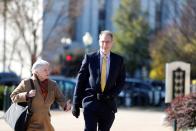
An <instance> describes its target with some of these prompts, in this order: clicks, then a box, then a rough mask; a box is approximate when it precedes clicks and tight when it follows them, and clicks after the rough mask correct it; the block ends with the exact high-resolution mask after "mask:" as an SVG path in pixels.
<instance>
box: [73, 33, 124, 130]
mask: <svg viewBox="0 0 196 131" xmlns="http://www.w3.org/2000/svg"><path fill="white" fill-rule="evenodd" d="M99 46H100V50H99V51H97V52H94V53H91V54H86V55H85V57H84V59H83V62H82V65H81V68H80V70H79V73H78V78H77V79H78V81H77V84H76V88H75V91H74V96H73V108H72V114H73V115H74V116H75V117H76V118H78V117H79V115H80V107H82V108H83V115H84V120H85V129H84V130H85V131H97V125H98V130H99V131H109V130H110V128H111V126H112V124H113V121H114V119H115V113H116V112H117V105H116V101H115V98H116V97H117V96H118V94H119V93H120V91H121V90H122V88H123V84H124V80H125V68H124V63H123V58H122V57H121V56H119V55H117V54H115V53H112V52H111V49H112V46H113V34H112V32H110V31H107V30H105V31H102V32H101V33H100V35H99Z"/></svg>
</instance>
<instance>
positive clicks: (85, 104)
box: [82, 95, 93, 108]
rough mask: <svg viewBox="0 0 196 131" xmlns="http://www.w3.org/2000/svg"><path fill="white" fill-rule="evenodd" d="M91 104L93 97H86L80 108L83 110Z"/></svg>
mask: <svg viewBox="0 0 196 131" xmlns="http://www.w3.org/2000/svg"><path fill="white" fill-rule="evenodd" d="M92 102H93V95H90V96H86V97H84V99H83V100H82V107H83V108H84V107H86V106H88V105H89V104H91V103H92Z"/></svg>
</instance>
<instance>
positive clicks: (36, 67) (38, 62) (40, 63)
mask: <svg viewBox="0 0 196 131" xmlns="http://www.w3.org/2000/svg"><path fill="white" fill-rule="evenodd" d="M49 65H50V64H49V63H48V62H47V61H45V60H43V59H41V58H38V59H37V60H36V62H35V63H34V64H33V66H32V68H31V72H32V73H33V74H34V73H36V72H37V71H39V70H40V69H41V68H43V67H44V66H49Z"/></svg>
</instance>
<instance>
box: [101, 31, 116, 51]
mask: <svg viewBox="0 0 196 131" xmlns="http://www.w3.org/2000/svg"><path fill="white" fill-rule="evenodd" d="M112 45H113V41H112V38H111V36H110V35H107V34H102V35H101V36H100V37H99V46H100V50H101V51H102V52H103V53H104V54H108V53H109V52H110V50H111V49H112Z"/></svg>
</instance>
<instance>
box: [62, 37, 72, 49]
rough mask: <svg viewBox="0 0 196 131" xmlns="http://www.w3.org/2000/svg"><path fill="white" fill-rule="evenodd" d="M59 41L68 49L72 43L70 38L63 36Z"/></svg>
mask: <svg viewBox="0 0 196 131" xmlns="http://www.w3.org/2000/svg"><path fill="white" fill-rule="evenodd" d="M61 43H62V44H63V47H64V49H69V47H70V45H71V43H72V40H71V39H70V38H66V37H63V38H62V39H61Z"/></svg>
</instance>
